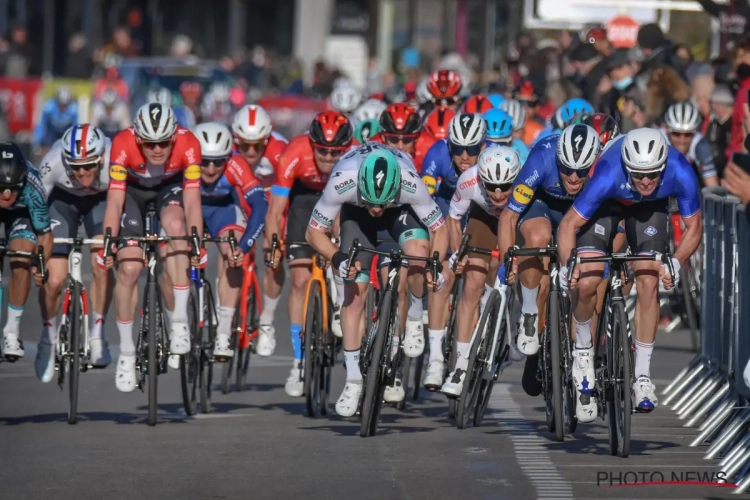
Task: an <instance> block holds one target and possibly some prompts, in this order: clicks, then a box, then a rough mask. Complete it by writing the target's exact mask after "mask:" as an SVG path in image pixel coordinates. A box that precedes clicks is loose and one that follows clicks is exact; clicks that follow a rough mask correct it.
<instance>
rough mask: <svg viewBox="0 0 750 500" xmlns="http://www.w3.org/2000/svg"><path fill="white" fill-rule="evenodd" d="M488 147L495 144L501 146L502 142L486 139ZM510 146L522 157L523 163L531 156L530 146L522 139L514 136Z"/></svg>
mask: <svg viewBox="0 0 750 500" xmlns="http://www.w3.org/2000/svg"><path fill="white" fill-rule="evenodd" d="M486 143H487V147H488V148H491V147H494V146H499V145H500V144H498V143H496V142H492V141H486ZM510 147H511V148H513V150H514V151H515V152H516V153H518V157H519V158H520V159H521V165H523V164H525V163H526V159H527V158H528V157H529V151H530V149H529V147H528V146H527V145H526V143H524V142H523V141H522V140H521V139H517V138H515V137H514V138H513V142H511V144H510Z"/></svg>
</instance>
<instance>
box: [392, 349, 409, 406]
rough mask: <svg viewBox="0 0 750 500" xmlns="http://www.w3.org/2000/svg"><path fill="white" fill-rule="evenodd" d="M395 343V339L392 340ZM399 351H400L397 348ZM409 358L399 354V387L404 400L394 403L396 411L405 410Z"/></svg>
mask: <svg viewBox="0 0 750 500" xmlns="http://www.w3.org/2000/svg"><path fill="white" fill-rule="evenodd" d="M394 341H395V339H394ZM399 349H402V348H400V347H399ZM411 362H412V360H411V358H410V357H409V356H407V355H406V354H405V353H403V351H402V353H401V385H402V388H403V389H404V399H402V400H401V401H399V402H398V403H396V409H397V410H403V409H404V408H406V395H407V394H408V392H409V377H410V375H411Z"/></svg>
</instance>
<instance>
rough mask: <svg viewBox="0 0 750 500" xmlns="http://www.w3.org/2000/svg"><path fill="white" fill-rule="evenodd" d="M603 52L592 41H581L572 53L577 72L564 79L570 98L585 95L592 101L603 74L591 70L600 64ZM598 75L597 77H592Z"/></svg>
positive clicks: (572, 61)
mask: <svg viewBox="0 0 750 500" xmlns="http://www.w3.org/2000/svg"><path fill="white" fill-rule="evenodd" d="M601 59H602V55H601V53H600V52H599V51H598V50H596V49H595V48H594V46H593V45H592V44H590V43H588V42H587V43H580V44H578V46H577V47H576V48H575V49H573V52H572V53H571V54H570V60H571V64H572V65H573V68H574V69H575V73H574V74H573V75H572V76H570V77H568V78H566V79H565V80H563V81H567V86H568V89H569V91H568V99H570V98H573V97H583V98H584V99H586V100H587V101H589V102H591V101H592V100H593V99H594V97H595V93H596V86H597V84H598V83H599V79H601V75H591V74H590V73H591V70H592V69H594V68H595V67H596V66H598V65H599V62H600V61H601ZM592 77H596V79H594V78H592Z"/></svg>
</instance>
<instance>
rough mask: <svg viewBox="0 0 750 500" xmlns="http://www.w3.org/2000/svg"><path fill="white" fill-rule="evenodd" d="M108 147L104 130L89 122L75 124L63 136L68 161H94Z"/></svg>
mask: <svg viewBox="0 0 750 500" xmlns="http://www.w3.org/2000/svg"><path fill="white" fill-rule="evenodd" d="M106 147H107V141H106V138H105V136H104V134H103V133H102V131H101V130H99V129H98V128H97V127H95V126H93V125H89V124H88V123H84V124H82V125H73V126H72V127H70V128H69V129H68V130H66V131H65V133H64V134H63V136H62V154H63V158H65V160H66V161H67V162H70V161H74V162H76V163H93V162H94V161H96V160H98V159H99V157H101V156H102V155H103V154H104V150H105V149H106ZM87 160H88V161H87Z"/></svg>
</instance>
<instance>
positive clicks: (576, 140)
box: [573, 135, 583, 149]
mask: <svg viewBox="0 0 750 500" xmlns="http://www.w3.org/2000/svg"><path fill="white" fill-rule="evenodd" d="M582 140H583V136H582V135H577V136H576V138H575V139H573V142H575V144H576V149H580V148H581V141H582Z"/></svg>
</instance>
